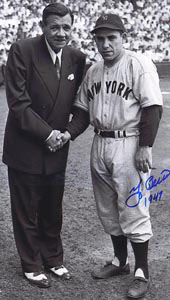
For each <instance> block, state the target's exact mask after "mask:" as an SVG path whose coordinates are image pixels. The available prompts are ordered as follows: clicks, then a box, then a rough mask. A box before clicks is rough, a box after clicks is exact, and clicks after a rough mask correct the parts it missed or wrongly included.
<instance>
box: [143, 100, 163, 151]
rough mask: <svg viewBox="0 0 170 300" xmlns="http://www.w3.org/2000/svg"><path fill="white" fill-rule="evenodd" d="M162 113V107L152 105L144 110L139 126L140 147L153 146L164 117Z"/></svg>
mask: <svg viewBox="0 0 170 300" xmlns="http://www.w3.org/2000/svg"><path fill="white" fill-rule="evenodd" d="M162 111H163V109H162V106H160V105H152V106H149V107H145V108H143V109H142V115H141V120H140V124H139V130H140V135H139V146H150V147H152V146H153V144H154V141H155V138H156V134H157V131H158V127H159V122H160V120H161V117H162Z"/></svg>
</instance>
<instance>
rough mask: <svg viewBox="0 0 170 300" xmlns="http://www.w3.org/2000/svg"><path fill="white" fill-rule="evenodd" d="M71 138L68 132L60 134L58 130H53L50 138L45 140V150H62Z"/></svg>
mask: <svg viewBox="0 0 170 300" xmlns="http://www.w3.org/2000/svg"><path fill="white" fill-rule="evenodd" d="M70 138H71V135H70V133H69V132H68V131H65V132H64V133H61V131H59V130H53V131H52V133H51V135H50V137H49V138H48V139H47V140H46V145H47V148H48V150H49V151H50V152H55V151H56V150H58V149H60V148H62V147H63V146H64V145H65V144H66V143H67V142H68V141H69V140H70Z"/></svg>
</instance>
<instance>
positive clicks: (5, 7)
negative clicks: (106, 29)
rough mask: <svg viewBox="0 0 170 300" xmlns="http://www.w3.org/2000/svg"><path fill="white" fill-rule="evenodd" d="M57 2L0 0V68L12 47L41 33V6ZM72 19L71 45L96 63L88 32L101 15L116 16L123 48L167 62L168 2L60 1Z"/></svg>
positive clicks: (169, 44) (169, 56) (169, 39)
mask: <svg viewBox="0 0 170 300" xmlns="http://www.w3.org/2000/svg"><path fill="white" fill-rule="evenodd" d="M51 2H57V0H51V1H50V0H49V1H48V0H44V1H43V0H1V1H0V65H4V64H5V63H6V59H7V55H8V51H9V48H10V46H11V44H12V43H13V42H14V41H16V40H18V39H22V38H28V37H34V36H36V35H38V34H41V28H40V26H39V21H40V19H41V16H42V11H43V9H44V7H45V6H46V5H47V4H48V3H51ZM59 2H62V3H64V4H65V5H68V6H69V7H70V8H71V9H72V11H73V13H74V17H75V21H74V27H73V33H72V39H71V41H70V44H71V46H73V47H77V48H79V49H81V50H82V51H83V52H85V53H86V54H87V58H88V61H89V62H94V61H96V60H98V55H99V54H98V53H97V50H96V47H95V45H94V41H93V37H92V36H91V34H90V30H91V29H92V28H93V26H94V23H95V20H96V19H97V18H98V16H99V15H100V14H101V13H102V12H104V13H107V12H112V13H116V14H119V16H120V17H121V18H122V19H123V21H124V24H125V27H126V29H127V34H126V38H125V42H124V47H125V48H128V49H131V50H134V51H137V52H141V53H144V54H145V55H148V56H149V57H150V58H151V59H152V60H153V61H154V62H158V61H169V60H170V50H169V49H170V0H91V1H89V0H83V1H82V0H61V1H59Z"/></svg>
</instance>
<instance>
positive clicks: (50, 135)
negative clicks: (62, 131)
mask: <svg viewBox="0 0 170 300" xmlns="http://www.w3.org/2000/svg"><path fill="white" fill-rule="evenodd" d="M52 135H53V130H52V131H51V133H50V135H49V136H48V138H46V140H45V142H47V141H48V140H49V139H50V137H51V136H52Z"/></svg>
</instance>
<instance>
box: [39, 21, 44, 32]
mask: <svg viewBox="0 0 170 300" xmlns="http://www.w3.org/2000/svg"><path fill="white" fill-rule="evenodd" d="M39 25H40V27H41V29H42V30H43V28H44V22H43V21H40V22H39Z"/></svg>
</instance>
